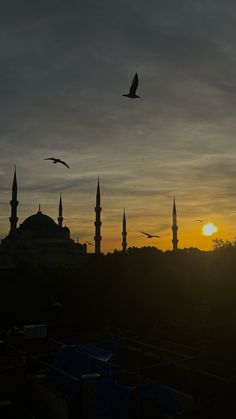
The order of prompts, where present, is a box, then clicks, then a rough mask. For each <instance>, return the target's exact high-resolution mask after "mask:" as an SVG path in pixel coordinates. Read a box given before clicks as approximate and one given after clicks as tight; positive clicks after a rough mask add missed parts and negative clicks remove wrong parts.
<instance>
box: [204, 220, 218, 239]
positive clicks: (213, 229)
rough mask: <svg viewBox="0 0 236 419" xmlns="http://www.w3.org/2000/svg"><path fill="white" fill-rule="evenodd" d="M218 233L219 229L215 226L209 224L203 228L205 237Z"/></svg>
mask: <svg viewBox="0 0 236 419" xmlns="http://www.w3.org/2000/svg"><path fill="white" fill-rule="evenodd" d="M217 231H218V227H217V226H216V225H215V224H212V223H207V224H205V225H204V226H203V227H202V235H203V236H212V234H214V233H216V232H217Z"/></svg>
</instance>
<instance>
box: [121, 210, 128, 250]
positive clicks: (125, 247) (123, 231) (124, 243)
mask: <svg viewBox="0 0 236 419" xmlns="http://www.w3.org/2000/svg"><path fill="white" fill-rule="evenodd" d="M126 239H127V231H126V217H125V210H124V213H123V229H122V250H123V253H126V249H127V241H126Z"/></svg>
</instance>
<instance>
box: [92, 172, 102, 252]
mask: <svg viewBox="0 0 236 419" xmlns="http://www.w3.org/2000/svg"><path fill="white" fill-rule="evenodd" d="M100 205H101V195H100V185H99V178H98V184H97V195H96V207H95V208H94V210H95V214H96V218H95V222H94V225H95V236H94V241H95V254H96V255H100V253H101V240H102V237H101V225H102V222H101V211H102V208H101V206H100Z"/></svg>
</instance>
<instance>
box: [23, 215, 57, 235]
mask: <svg viewBox="0 0 236 419" xmlns="http://www.w3.org/2000/svg"><path fill="white" fill-rule="evenodd" d="M20 228H21V229H22V230H30V231H35V232H36V231H43V232H48V233H53V232H56V231H58V225H57V224H56V223H55V221H54V220H53V219H52V218H51V217H49V216H48V215H45V214H42V212H41V211H38V212H37V214H34V215H31V216H30V217H28V218H26V219H25V221H23V223H22V224H21V226H20Z"/></svg>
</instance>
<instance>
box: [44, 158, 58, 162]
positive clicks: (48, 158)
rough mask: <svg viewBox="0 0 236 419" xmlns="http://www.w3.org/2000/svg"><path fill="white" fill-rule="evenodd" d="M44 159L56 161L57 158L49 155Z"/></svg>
mask: <svg viewBox="0 0 236 419" xmlns="http://www.w3.org/2000/svg"><path fill="white" fill-rule="evenodd" d="M44 160H53V161H56V159H55V158H54V157H49V158H48V159H44Z"/></svg>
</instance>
